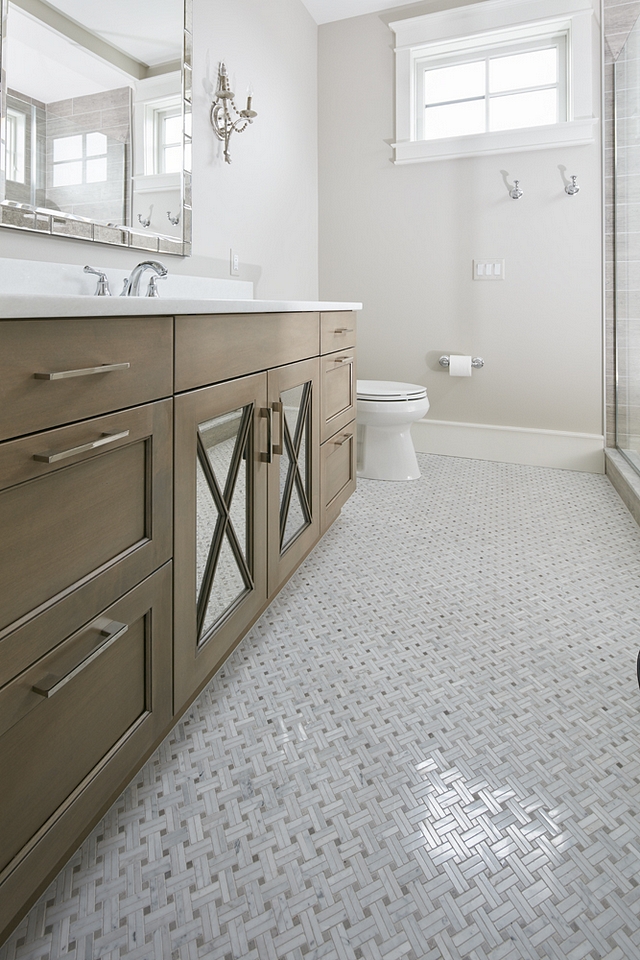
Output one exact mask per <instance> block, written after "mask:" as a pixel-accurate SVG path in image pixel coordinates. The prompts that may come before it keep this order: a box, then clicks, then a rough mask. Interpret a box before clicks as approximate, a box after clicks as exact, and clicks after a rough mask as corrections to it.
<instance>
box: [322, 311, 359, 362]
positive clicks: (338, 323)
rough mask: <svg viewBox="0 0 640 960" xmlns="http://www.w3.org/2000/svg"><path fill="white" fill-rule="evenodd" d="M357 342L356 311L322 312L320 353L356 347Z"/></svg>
mask: <svg viewBox="0 0 640 960" xmlns="http://www.w3.org/2000/svg"><path fill="white" fill-rule="evenodd" d="M355 344H356V315H355V313H351V312H349V313H321V314H320V353H333V351H334V350H344V349H346V348H347V347H355Z"/></svg>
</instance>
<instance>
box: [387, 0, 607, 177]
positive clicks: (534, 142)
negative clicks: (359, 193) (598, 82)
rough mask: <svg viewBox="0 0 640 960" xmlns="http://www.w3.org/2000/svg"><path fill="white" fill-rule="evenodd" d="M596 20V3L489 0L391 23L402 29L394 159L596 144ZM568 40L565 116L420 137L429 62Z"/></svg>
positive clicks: (448, 61) (453, 60) (398, 31)
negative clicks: (423, 81) (523, 124)
mask: <svg viewBox="0 0 640 960" xmlns="http://www.w3.org/2000/svg"><path fill="white" fill-rule="evenodd" d="M593 20H594V10H593V6H592V4H591V2H590V0H560V2H558V0H484V2H481V3H475V4H472V5H468V6H464V7H456V8H454V9H450V10H447V11H439V12H438V13H432V14H427V15H425V16H422V17H413V18H409V19H407V20H400V21H395V22H393V23H390V24H389V26H390V28H391V29H392V30H393V31H394V33H395V34H396V48H395V53H396V142H395V143H394V144H393V148H394V150H395V158H394V162H395V163H415V162H420V161H426V160H438V159H451V158H454V157H464V156H481V155H490V154H496V153H504V152H513V151H520V150H531V149H540V148H545V147H553V146H557V145H559V144H564V145H569V144H572V145H573V144H583V143H592V142H593V141H594V139H595V130H594V128H595V125H596V124H597V123H598V121H597V119H594V116H593V83H594V81H593V58H594V41H593ZM561 38H565V39H564V44H565V70H564V72H563V73H564V83H565V85H566V89H565V91H564V97H563V107H564V119H559V120H558V122H557V123H553V124H545V125H544V126H537V127H518V128H513V129H507V130H499V131H485V132H484V133H474V134H462V135H459V136H454V137H441V138H436V139H431V140H423V139H420V137H419V134H420V133H421V132H422V131H421V127H420V124H421V114H422V115H423V112H424V109H425V103H424V96H423V90H422V85H421V82H420V77H421V76H424V69H425V65H426V64H433V65H434V66H435V65H445V64H451V65H454V64H456V63H463V62H469V61H473V60H481V59H484V58H485V56H487V55H490V54H491V53H493V52H494V51H495V52H501V51H505V55H507V54H506V51H513V52H519V51H522V52H527V50H528V49H541V48H542V47H544V46H545V45H552V43H553V42H554V41H555V42H561ZM561 97H562V94H561Z"/></svg>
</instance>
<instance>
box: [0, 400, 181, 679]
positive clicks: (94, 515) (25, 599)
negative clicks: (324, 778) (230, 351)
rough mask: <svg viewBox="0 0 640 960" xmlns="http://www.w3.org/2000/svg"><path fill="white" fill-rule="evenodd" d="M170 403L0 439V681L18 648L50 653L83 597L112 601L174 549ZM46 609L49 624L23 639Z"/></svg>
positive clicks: (30, 654) (22, 652)
mask: <svg viewBox="0 0 640 960" xmlns="http://www.w3.org/2000/svg"><path fill="white" fill-rule="evenodd" d="M172 408H173V401H172V400H161V401H158V402H156V403H153V404H145V405H143V406H140V407H134V408H132V409H130V410H125V411H121V412H119V413H114V414H109V415H107V416H105V417H99V418H97V419H92V420H84V421H81V422H80V423H76V424H73V425H71V426H67V427H59V428H57V429H55V430H48V431H46V432H45V433H36V434H32V435H30V436H28V437H22V438H21V439H19V440H10V441H7V442H5V443H0V529H1V530H2V538H0V645H1V649H2V653H3V656H2V658H1V666H0V685H1V684H2V682H3V674H4V673H5V671H6V670H7V669H10V664H11V663H12V660H13V654H14V653H15V654H16V655H18V653H19V656H20V657H21V658H23V657H25V656H26V657H27V662H32V661H33V660H34V659H35V658H36V657H38V656H42V655H43V654H44V653H46V644H47V643H53V642H57V641H56V640H55V637H59V636H60V633H61V631H62V632H63V631H64V630H65V629H66V627H67V626H69V625H70V624H73V623H74V622H75V618H76V617H77V611H78V610H80V609H82V608H83V604H84V608H85V609H86V608H88V607H92V606H94V605H95V603H98V604H101V606H102V607H104V606H106V604H108V603H109V602H113V601H114V600H115V599H116V598H117V597H118V596H119V595H120V594H122V593H123V592H124V591H125V590H128V589H130V588H131V587H132V586H134V584H136V583H137V582H139V581H140V580H142V579H143V578H144V577H146V576H148V575H149V574H150V573H152V572H153V570H155V569H156V568H157V567H158V566H159V565H160V564H161V563H164V562H165V561H166V560H168V559H169V557H170V556H171V546H172V534H171V493H172V479H171V470H172ZM60 605H62V606H61V608H60V609H59V607H60ZM54 607H55V610H54V609H52V608H54ZM65 611H66V612H65ZM43 613H47V616H48V617H49V618H51V622H48V623H47V627H48V628H47V630H40V631H39V632H38V634H37V637H36V638H35V639H34V638H32V639H31V640H29V641H27V640H25V638H24V637H21V639H18V636H21V628H22V626H23V624H24V623H25V621H27V620H29V619H31V618H33V617H34V616H37V615H40V614H43ZM45 620H46V617H45ZM16 631H17V635H16V638H15V639H14V638H13V636H12V635H13V634H14V632H16ZM33 643H36V648H35V649H31V646H32V644H33ZM38 644H39V646H38ZM43 644H44V648H43ZM14 648H15V649H14Z"/></svg>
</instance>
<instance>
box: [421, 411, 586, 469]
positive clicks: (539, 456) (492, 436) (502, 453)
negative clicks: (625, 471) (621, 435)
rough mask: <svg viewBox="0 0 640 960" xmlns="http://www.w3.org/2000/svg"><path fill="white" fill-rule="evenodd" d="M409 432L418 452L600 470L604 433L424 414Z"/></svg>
mask: <svg viewBox="0 0 640 960" xmlns="http://www.w3.org/2000/svg"><path fill="white" fill-rule="evenodd" d="M411 435H412V437H413V442H414V444H415V448H416V450H417V451H418V453H438V454H442V455H444V456H448V457H468V458H470V459H473V460H497V461H499V462H501V463H522V464H527V465H528V466H534V467H558V468H560V469H561V470H582V471H584V472H585V473H604V437H602V436H599V435H598V434H595V433H564V432H563V431H561V430H532V429H531V428H528V427H502V426H497V425H494V424H488V423H458V422H457V421H455V420H430V419H428V418H425V419H423V420H419V421H418V422H417V423H414V424H413V426H412V428H411Z"/></svg>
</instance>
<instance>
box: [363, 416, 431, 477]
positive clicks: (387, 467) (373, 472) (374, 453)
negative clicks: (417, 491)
mask: <svg viewBox="0 0 640 960" xmlns="http://www.w3.org/2000/svg"><path fill="white" fill-rule="evenodd" d="M357 473H358V476H359V477H362V478H363V479H365V480H391V481H396V482H398V481H402V480H418V479H419V478H420V467H419V466H418V460H417V458H416V452H415V450H414V447H413V440H412V439H411V426H410V424H407V426H406V428H405V429H401V430H399V429H398V427H397V426H393V427H376V426H371V425H370V424H361V423H359V424H358V470H357Z"/></svg>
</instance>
